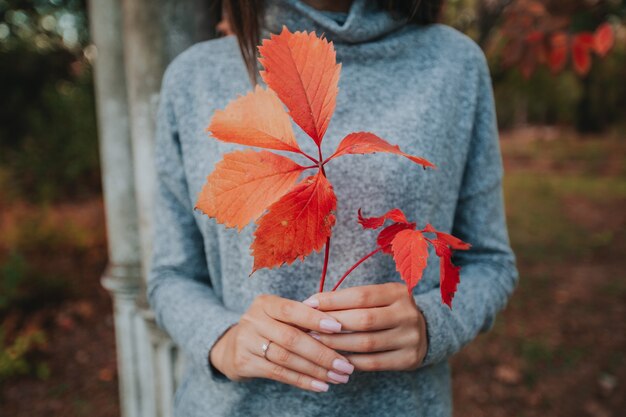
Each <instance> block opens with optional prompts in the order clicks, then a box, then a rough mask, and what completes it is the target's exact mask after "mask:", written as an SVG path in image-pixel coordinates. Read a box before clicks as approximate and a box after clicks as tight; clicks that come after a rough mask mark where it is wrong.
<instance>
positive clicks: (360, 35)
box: [263, 0, 406, 43]
mask: <svg viewBox="0 0 626 417" xmlns="http://www.w3.org/2000/svg"><path fill="white" fill-rule="evenodd" d="M376 3H377V2H376V1H374V0H354V2H353V3H352V5H351V6H350V11H349V12H348V13H345V14H344V13H336V12H326V11H322V10H317V9H315V8H313V7H311V6H309V5H308V4H306V3H303V2H302V1H300V0H267V1H266V6H265V19H264V24H263V29H264V31H265V32H266V33H265V34H263V35H264V36H263V37H266V35H267V32H270V33H280V31H281V28H282V26H283V25H285V26H287V28H289V30H291V31H292V32H293V31H309V32H310V31H314V32H316V33H317V34H318V35H321V34H324V36H325V37H326V38H327V39H328V40H331V41H333V42H335V43H362V42H368V41H371V40H374V39H377V38H381V37H383V36H385V35H387V34H388V33H390V32H393V31H395V30H397V29H399V28H400V27H402V26H404V25H405V24H406V19H405V18H396V17H394V16H392V15H391V14H390V13H389V12H388V11H386V10H381V9H380V8H379V7H378V6H377V4H376Z"/></svg>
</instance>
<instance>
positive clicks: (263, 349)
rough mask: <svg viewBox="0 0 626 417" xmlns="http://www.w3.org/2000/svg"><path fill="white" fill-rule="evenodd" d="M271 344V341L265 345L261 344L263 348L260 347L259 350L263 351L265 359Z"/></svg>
mask: <svg viewBox="0 0 626 417" xmlns="http://www.w3.org/2000/svg"><path fill="white" fill-rule="evenodd" d="M271 344H272V341H271V340H268V341H267V343H263V346H261V350H262V351H263V357H264V358H265V359H267V350H268V349H269V348H270V345H271Z"/></svg>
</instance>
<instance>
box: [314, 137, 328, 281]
mask: <svg viewBox="0 0 626 417" xmlns="http://www.w3.org/2000/svg"><path fill="white" fill-rule="evenodd" d="M317 154H318V155H319V158H320V159H319V161H316V163H317V166H318V167H319V169H320V172H321V173H322V175H323V176H324V177H325V176H326V171H324V166H323V165H322V161H323V160H324V158H323V157H322V147H321V146H320V145H317ZM329 257H330V235H329V236H328V238H326V245H325V248H324V266H323V267H322V276H321V277H320V290H319V292H324V283H325V282H326V272H327V271H328V258H329Z"/></svg>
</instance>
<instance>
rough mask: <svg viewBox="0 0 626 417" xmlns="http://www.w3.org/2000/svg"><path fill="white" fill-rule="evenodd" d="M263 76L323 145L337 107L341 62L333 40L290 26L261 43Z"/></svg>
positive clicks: (310, 134)
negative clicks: (329, 40) (292, 28)
mask: <svg viewBox="0 0 626 417" xmlns="http://www.w3.org/2000/svg"><path fill="white" fill-rule="evenodd" d="M259 52H260V53H261V58H259V62H261V64H262V65H263V67H264V68H265V71H261V77H263V80H264V81H265V82H266V83H267V85H268V86H269V87H270V88H271V89H272V90H274V91H275V92H276V94H278V97H279V98H280V99H281V100H282V102H283V103H285V105H286V106H287V108H288V109H289V114H290V115H291V117H292V118H293V120H294V121H295V122H296V123H297V124H298V126H300V127H301V128H302V130H304V131H305V132H306V133H307V134H308V135H309V136H310V137H311V138H312V139H313V140H314V141H315V143H316V144H317V145H318V146H319V145H320V144H321V143H322V139H323V137H324V134H325V133H326V129H327V128H328V123H329V122H330V119H331V117H332V115H333V112H334V111H335V103H336V97H337V91H338V88H337V83H338V82H339V73H340V70H341V64H337V61H336V57H335V50H334V48H333V44H332V42H328V41H327V40H326V39H320V38H318V37H317V36H316V35H315V33H313V32H311V33H310V34H308V33H307V32H295V33H291V32H289V30H288V29H287V28H286V27H283V31H282V32H281V34H280V35H272V36H271V38H270V39H269V40H267V39H266V40H264V41H263V45H262V46H260V47H259Z"/></svg>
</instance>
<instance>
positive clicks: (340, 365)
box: [333, 359, 354, 375]
mask: <svg viewBox="0 0 626 417" xmlns="http://www.w3.org/2000/svg"><path fill="white" fill-rule="evenodd" d="M333 368H335V369H336V370H337V371H339V372H342V373H344V374H348V375H350V374H352V372H354V365H352V364H351V363H349V362H346V361H344V360H343V359H335V360H334V361H333Z"/></svg>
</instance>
